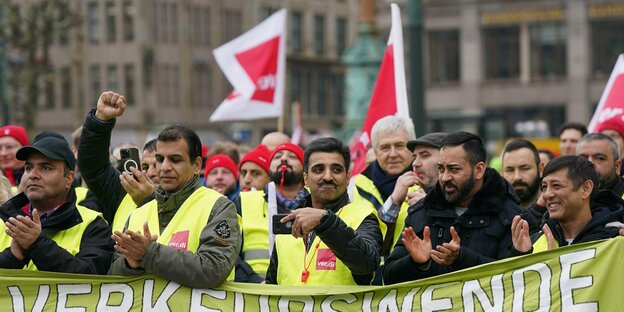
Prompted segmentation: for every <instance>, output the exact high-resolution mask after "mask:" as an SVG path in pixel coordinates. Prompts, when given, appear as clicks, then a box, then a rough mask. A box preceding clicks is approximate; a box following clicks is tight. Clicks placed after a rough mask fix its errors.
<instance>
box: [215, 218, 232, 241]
mask: <svg viewBox="0 0 624 312" xmlns="http://www.w3.org/2000/svg"><path fill="white" fill-rule="evenodd" d="M231 230H232V228H230V226H229V225H228V224H227V222H225V221H221V222H219V224H217V226H216V227H215V229H214V231H215V233H217V235H219V237H221V238H228V237H230V231H231Z"/></svg>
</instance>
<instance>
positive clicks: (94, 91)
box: [89, 65, 102, 99]
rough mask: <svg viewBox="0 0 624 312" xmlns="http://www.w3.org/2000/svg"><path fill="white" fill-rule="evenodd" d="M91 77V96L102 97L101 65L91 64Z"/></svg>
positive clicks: (93, 97)
mask: <svg viewBox="0 0 624 312" xmlns="http://www.w3.org/2000/svg"><path fill="white" fill-rule="evenodd" d="M89 77H90V79H91V98H92V99H97V98H99V97H100V93H102V71H101V69H100V65H91V67H90V68H89Z"/></svg>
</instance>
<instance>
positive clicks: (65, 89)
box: [59, 66, 72, 108]
mask: <svg viewBox="0 0 624 312" xmlns="http://www.w3.org/2000/svg"><path fill="white" fill-rule="evenodd" d="M59 76H60V77H61V106H62V107H63V108H69V107H72V96H71V95H72V94H71V93H72V88H71V68H70V67H69V66H66V67H63V68H61V71H60V74H59Z"/></svg>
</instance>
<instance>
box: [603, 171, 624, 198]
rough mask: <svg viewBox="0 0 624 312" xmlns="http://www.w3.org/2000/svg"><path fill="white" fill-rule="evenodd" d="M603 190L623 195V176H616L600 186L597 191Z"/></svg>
mask: <svg viewBox="0 0 624 312" xmlns="http://www.w3.org/2000/svg"><path fill="white" fill-rule="evenodd" d="M603 190H607V191H611V192H613V193H615V194H616V195H617V196H619V197H621V196H622V195H624V178H622V177H620V176H616V177H615V179H613V181H611V182H609V183H607V184H605V185H601V186H600V189H599V191H603Z"/></svg>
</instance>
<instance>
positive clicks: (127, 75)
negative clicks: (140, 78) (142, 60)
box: [124, 64, 136, 105]
mask: <svg viewBox="0 0 624 312" xmlns="http://www.w3.org/2000/svg"><path fill="white" fill-rule="evenodd" d="M134 76H135V73H134V65H133V64H126V65H125V66H124V83H125V87H124V95H125V96H126V102H127V103H128V105H133V104H134V103H135V97H134V96H135V92H136V91H135V89H136V87H135V86H136V78H135V77H134Z"/></svg>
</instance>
